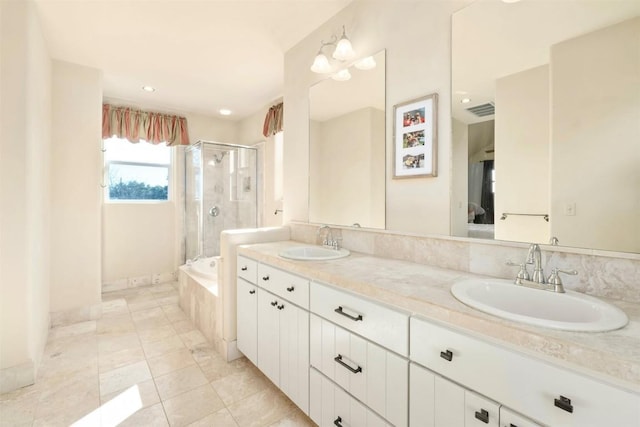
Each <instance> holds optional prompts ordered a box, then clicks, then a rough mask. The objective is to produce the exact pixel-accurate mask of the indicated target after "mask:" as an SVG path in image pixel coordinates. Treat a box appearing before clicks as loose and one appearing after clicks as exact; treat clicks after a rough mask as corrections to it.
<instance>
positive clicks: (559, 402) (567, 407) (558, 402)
mask: <svg viewBox="0 0 640 427" xmlns="http://www.w3.org/2000/svg"><path fill="white" fill-rule="evenodd" d="M553 404H554V405H555V406H556V407H558V408H560V409H562V410H563V411H567V412H569V413H571V414H573V405H572V404H571V399H568V398H566V397H564V396H560V399H553Z"/></svg>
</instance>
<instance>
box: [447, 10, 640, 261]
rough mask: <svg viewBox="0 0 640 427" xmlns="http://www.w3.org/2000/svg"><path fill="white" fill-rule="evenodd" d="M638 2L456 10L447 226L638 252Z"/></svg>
mask: <svg viewBox="0 0 640 427" xmlns="http://www.w3.org/2000/svg"><path fill="white" fill-rule="evenodd" d="M639 14H640V2H638V1H637V0H632V1H626V0H616V1H609V0H595V1H572V0H567V1H539V0H521V1H519V2H515V3H513V2H509V3H507V2H503V1H498V0H495V1H476V2H475V3H473V4H471V5H469V6H468V7H466V8H464V9H462V10H460V11H458V12H456V13H455V14H454V16H453V21H452V48H453V51H452V119H453V138H452V141H453V143H452V145H453V159H454V160H453V168H454V177H453V188H452V234H453V235H456V236H469V237H478V238H487V239H493V238H495V239H499V240H510V241H524V242H539V243H549V242H558V243H559V244H560V245H562V246H572V247H581V248H592V249H603V250H612V251H621V252H633V253H640V17H639Z"/></svg>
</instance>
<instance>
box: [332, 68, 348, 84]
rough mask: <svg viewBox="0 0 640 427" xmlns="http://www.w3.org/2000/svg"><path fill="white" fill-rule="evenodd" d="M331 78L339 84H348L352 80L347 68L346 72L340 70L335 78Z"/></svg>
mask: <svg viewBox="0 0 640 427" xmlns="http://www.w3.org/2000/svg"><path fill="white" fill-rule="evenodd" d="M331 78H332V79H333V80H337V81H339V82H346V81H347V80H349V79H351V73H350V72H349V70H348V69H346V68H345V69H344V70H340V71H338V72H337V73H335V74H334V75H333V76H331Z"/></svg>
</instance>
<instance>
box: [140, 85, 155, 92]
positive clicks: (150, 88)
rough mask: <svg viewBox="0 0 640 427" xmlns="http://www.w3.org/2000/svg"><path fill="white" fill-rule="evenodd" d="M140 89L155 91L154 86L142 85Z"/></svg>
mask: <svg viewBox="0 0 640 427" xmlns="http://www.w3.org/2000/svg"><path fill="white" fill-rule="evenodd" d="M142 90H144V91H145V92H155V91H156V88H155V87H153V86H142Z"/></svg>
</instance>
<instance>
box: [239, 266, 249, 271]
mask: <svg viewBox="0 0 640 427" xmlns="http://www.w3.org/2000/svg"><path fill="white" fill-rule="evenodd" d="M240 270H242V271H247V270H248V268H247V266H246V265H245V266H244V267H242V268H241V269H240Z"/></svg>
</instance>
